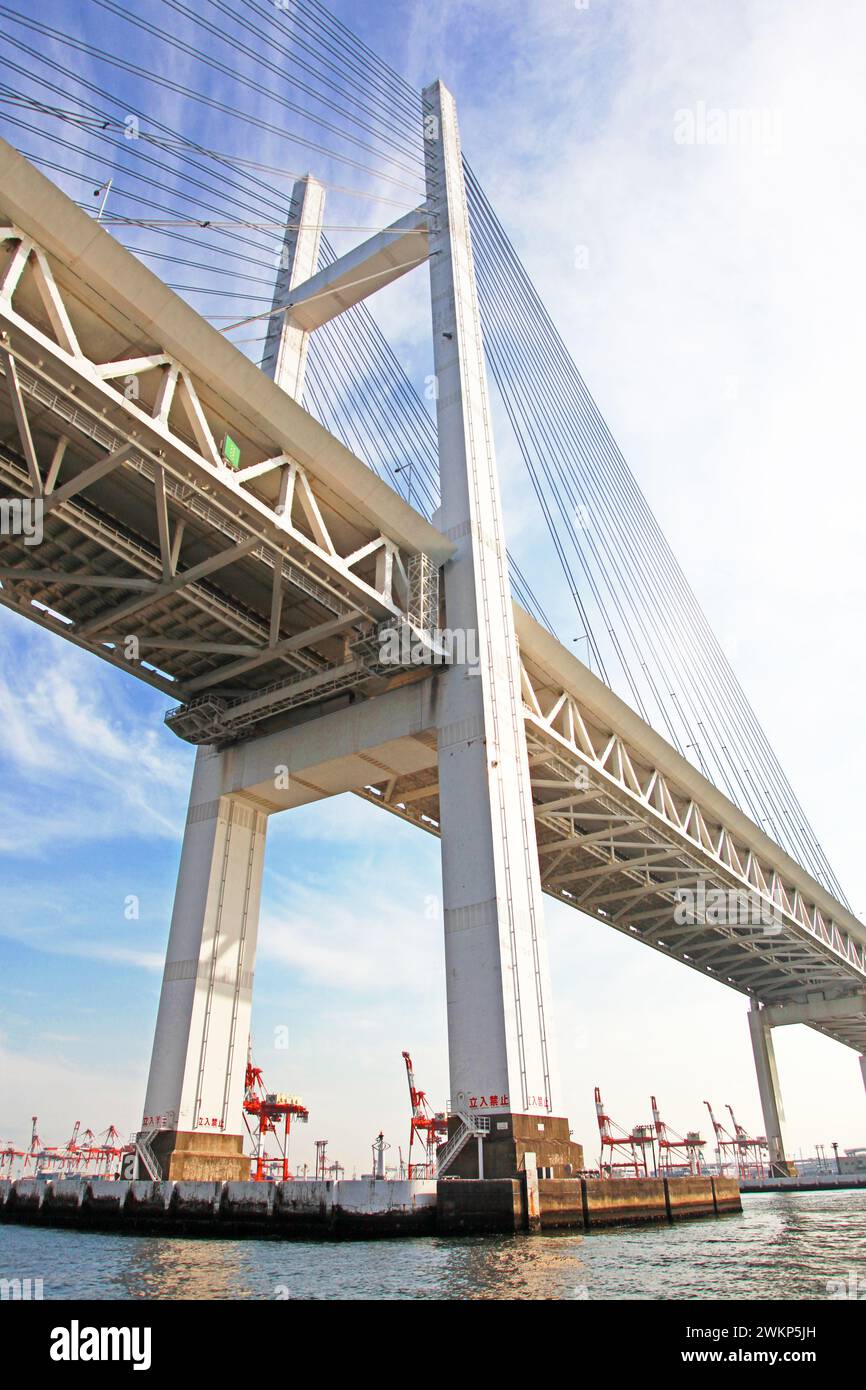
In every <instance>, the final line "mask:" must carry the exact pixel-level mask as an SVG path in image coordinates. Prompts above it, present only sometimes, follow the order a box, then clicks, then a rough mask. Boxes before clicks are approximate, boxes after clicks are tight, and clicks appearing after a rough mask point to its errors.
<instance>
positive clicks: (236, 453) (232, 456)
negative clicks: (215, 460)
mask: <svg viewBox="0 0 866 1390" xmlns="http://www.w3.org/2000/svg"><path fill="white" fill-rule="evenodd" d="M223 459H224V461H225V462H226V463H227V464H228V466H229V468H239V467H240V462H241V451H240V449H239V448H238V446H237V444H236V443H235V441H234V440H233V439H232V437H231V435H230V434H227V435H226V437H225V439H224V440H223Z"/></svg>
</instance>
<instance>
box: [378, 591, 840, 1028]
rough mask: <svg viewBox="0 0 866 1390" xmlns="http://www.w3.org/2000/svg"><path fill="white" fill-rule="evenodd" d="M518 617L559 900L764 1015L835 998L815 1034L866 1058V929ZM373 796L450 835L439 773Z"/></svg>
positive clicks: (545, 849) (539, 802)
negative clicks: (764, 1008) (737, 994)
mask: <svg viewBox="0 0 866 1390" xmlns="http://www.w3.org/2000/svg"><path fill="white" fill-rule="evenodd" d="M517 617H518V635H519V637H520V644H521V654H522V658H523V659H522V667H521V669H522V681H523V701H524V704H523V710H524V719H525V722H526V733H527V746H528V751H529V761H530V768H531V774H532V790H533V802H534V807H535V818H536V828H537V835H538V853H539V860H540V867H541V882H542V886H543V888H544V890H545V892H547V893H550V894H551V895H553V896H555V897H557V898H560V899H561V900H562V901H563V902H565V903H568V904H569V906H571V907H576V908H578V909H579V910H580V911H581V912H587V913H590V914H591V915H593V916H595V917H597V918H598V919H599V920H600V921H602V922H604V923H605V924H606V925H608V926H611V927H615V928H616V930H617V931H620V932H622V933H624V934H625V935H628V936H629V937H632V938H634V939H636V940H639V941H642V942H643V943H644V944H645V945H648V946H652V947H653V949H654V950H657V951H660V952H662V953H663V954H665V955H667V956H669V957H671V959H673V960H678V961H680V962H682V963H684V964H686V965H688V966H690V967H691V968H692V969H694V970H698V971H700V972H701V973H702V974H705V975H708V976H710V977H712V978H715V979H719V980H720V981H722V982H723V983H724V984H727V985H729V986H731V987H732V988H734V989H737V990H739V991H741V992H742V993H743V994H748V995H750V996H752V998H753V999H757V1000H760V1001H761V1002H762V1003H766V1004H773V1005H779V1004H786V1003H792V1002H794V1001H804V1002H806V1001H817V1000H831V1001H833V1007H832V1008H831V1009H829V1010H828V1013H829V1014H830V1015H831V1016H830V1017H826V1018H818V1017H817V1013H818V1012H819V1010H817V1009H816V1010H815V1013H816V1017H815V1018H814V1019H811V1018H805V1017H804V1018H803V1019H802V1020H801V1021H804V1022H809V1023H810V1026H812V1027H814V1028H817V1029H818V1030H819V1031H820V1032H823V1033H826V1034H827V1035H828V1036H829V1037H832V1038H836V1039H837V1040H838V1041H840V1042H843V1043H846V1044H847V1045H848V1046H849V1047H854V1048H857V1049H858V1050H859V1051H860V1052H862V1051H863V1050H864V1047H866V1015H864V1012H863V994H862V990H863V986H864V983H866V930H864V928H863V926H862V924H861V923H860V922H858V920H857V919H856V918H854V917H853V916H852V915H851V914H850V913H849V912H848V911H847V910H846V909H845V908H844V907H842V905H841V904H840V903H837V902H835V900H834V899H833V898H832V897H830V895H829V894H828V893H827V892H826V890H824V889H823V888H822V887H821V886H820V885H819V884H817V883H816V882H815V881H814V880H812V879H811V878H810V876H809V875H808V874H807V873H806V872H805V871H804V870H803V869H801V868H800V866H799V865H797V864H795V863H794V861H793V860H791V859H789V858H788V856H787V855H786V854H785V853H784V851H783V850H781V849H780V848H779V847H778V846H777V845H775V844H774V843H773V842H772V841H771V840H770V839H769V838H768V837H767V836H766V835H764V833H763V832H762V831H761V830H760V829H759V827H758V826H756V825H754V824H753V823H752V822H751V821H750V820H749V819H748V818H747V817H746V816H744V815H743V814H742V812H740V811H739V810H738V808H737V807H735V806H734V805H733V803H732V802H730V801H728V799H727V798H726V797H725V796H724V795H723V794H722V793H720V792H719V791H718V790H717V788H715V787H714V786H713V785H712V784H711V783H710V782H708V781H707V780H706V779H705V778H704V777H702V776H701V774H700V773H698V772H697V771H696V770H695V769H694V768H693V767H692V765H691V764H690V763H688V762H687V761H686V760H685V759H683V758H681V757H680V756H679V754H677V753H675V752H674V750H673V749H671V748H669V747H668V746H667V745H666V744H665V743H664V741H663V740H662V739H661V738H660V737H659V736H658V735H657V734H656V733H655V732H654V731H653V730H652V729H650V728H649V726H648V725H646V724H644V722H643V721H642V720H641V719H639V717H638V716H637V715H635V714H634V712H633V711H631V710H630V709H628V707H627V706H626V705H625V704H624V703H623V702H622V701H620V700H619V699H618V698H617V697H616V696H615V695H613V694H612V692H611V691H610V690H608V689H607V687H606V686H604V685H602V683H601V682H600V681H598V680H597V679H596V678H595V677H594V676H593V675H592V673H591V672H589V671H588V670H587V669H586V668H585V667H583V666H582V665H581V663H579V662H577V661H576V660H575V659H574V658H572V657H571V656H570V654H566V653H565V652H564V649H559V652H560V653H561V655H559V654H556V655H554V654H553V653H552V648H554V647H557V646H558V644H556V643H555V641H554V639H551V638H550V637H549V635H548V634H547V633H545V632H543V630H542V629H541V628H540V627H538V625H537V624H535V623H534V622H533V620H532V619H531V618H529V617H528V615H526V614H525V613H522V612H520V610H517ZM552 655H553V660H554V663H555V664H556V666H557V667H558V671H557V673H556V674H553V673H552V672H551V670H550V658H551V656H552ZM569 672H570V673H571V676H572V681H571V682H568V681H567V679H564V677H566V676H567V673H569ZM363 794H364V795H365V796H366V797H367V798H368V799H369V800H372V801H375V802H376V803H377V804H379V805H382V806H384V807H386V808H387V809H388V810H391V811H393V812H394V813H395V814H398V815H402V816H404V817H405V818H406V819H409V820H412V821H414V822H415V823H416V824H419V825H421V826H423V828H424V829H427V830H429V831H432V832H434V833H436V832H437V830H438V825H439V812H438V788H437V785H436V783H435V782H434V780H433V779H432V778H431V777H430V775H429V774H427V775H426V776H425V774H417V775H415V776H414V777H412V778H407V779H400V780H399V781H397V780H394V779H391V780H389V781H388V782H385V783H383V784H379V785H377V786H371V787H368V788H366V789H365V791H364V793H363ZM845 1001H850V1012H848V1013H847V1014H846V1013H845V1007H846V1004H845Z"/></svg>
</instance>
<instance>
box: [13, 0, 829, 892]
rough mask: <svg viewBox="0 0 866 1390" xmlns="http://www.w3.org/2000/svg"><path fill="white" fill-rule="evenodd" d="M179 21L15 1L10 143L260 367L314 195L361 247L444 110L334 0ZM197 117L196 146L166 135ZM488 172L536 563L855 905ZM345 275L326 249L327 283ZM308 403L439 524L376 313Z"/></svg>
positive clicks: (582, 636) (678, 743)
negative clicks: (284, 259) (64, 21)
mask: <svg viewBox="0 0 866 1390" xmlns="http://www.w3.org/2000/svg"><path fill="white" fill-rule="evenodd" d="M160 6H161V9H162V10H163V11H165V14H164V16H163V19H164V22H163V23H162V24H160V23H158V22H156V19H157V16H158V15H159V14H160V11H159V10H157V11H156V12H154V11H153V8H152V7H151V10H150V11H149V14H150V17H146V16H145V15H143V14H139V13H135V12H134V11H133V10H132V9H130V8H129V7H128V6H126V5H124V4H121V3H119V0H87V4H86V6H84V7H79V17H80V16H81V14H82V13H87V14H88V16H89V18H90V19H91V20H92V21H93V22H92V23H83V24H79V25H77V30H79V31H80V32H76V33H74V34H72V33H67V32H64V31H63V30H62V29H61V28H59V27H57V26H54V25H51V24H49V23H47V22H46V20H45V19H44V18H36V17H34V16H33V15H32V14H30V13H29V12H24V11H23V10H22V11H19V10H17V9H15V8H14V7H12V6H10V5H8V4H4V3H0V16H2V17H3V18H4V20H6V21H8V23H7V24H6V25H5V29H4V33H3V34H2V36H0V42H2V44H3V53H4V66H3V75H2V80H0V123H2V124H3V125H4V126H5V127H6V129H7V131H8V132H9V134H10V137H12V138H14V141H15V143H16V144H17V146H18V148H20V149H22V151H23V152H24V153H25V154H27V155H28V157H29V158H31V159H32V160H33V161H34V162H35V163H36V164H37V165H38V166H39V167H40V168H42V169H43V170H44V171H45V172H46V173H48V174H49V176H50V177H52V178H55V179H56V181H57V182H58V183H59V184H60V186H61V187H62V188H64V190H65V191H67V192H68V193H69V194H70V196H72V197H73V198H74V199H75V200H76V201H77V202H78V203H79V204H80V206H82V207H85V208H87V209H88V210H90V211H93V212H95V211H96V207H95V203H94V192H95V191H96V192H98V194H99V196H100V198H103V197H104V196H105V192H106V190H107V189H108V197H107V199H105V202H106V206H105V209H104V211H103V212H102V214H101V220H102V221H103V222H104V225H105V226H106V227H107V228H108V229H109V230H110V231H111V232H112V233H113V234H114V235H116V236H117V237H118V239H119V240H120V241H121V242H122V244H123V245H125V246H126V247H127V248H128V249H129V250H131V251H133V252H134V253H135V254H136V255H138V256H140V257H142V258H143V259H144V260H145V261H146V262H148V263H151V262H152V263H153V264H154V268H155V269H156V270H157V271H158V273H160V274H165V275H166V276H170V277H171V278H170V279H167V283H169V284H170V285H171V287H172V288H173V289H175V290H176V291H177V292H178V293H179V294H182V295H183V296H184V297H185V298H186V299H187V300H188V301H189V302H190V303H191V304H192V305H193V306H194V307H195V308H196V309H197V310H198V311H199V312H200V313H201V314H202V315H203V316H205V317H207V318H209V319H210V320H211V322H213V323H214V324H216V325H217V326H219V327H221V328H223V330H224V331H226V332H227V334H228V336H229V337H230V338H231V340H232V341H233V342H234V343H235V344H236V346H237V347H238V349H239V350H240V351H242V352H245V353H246V354H247V355H248V356H250V357H251V358H252V360H254V361H260V360H261V356H262V348H263V344H264V341H265V336H266V326H267V322H268V320H267V319H262V318H261V317H260V316H261V315H262V314H265V313H267V312H268V311H269V310H270V308H271V305H272V298H273V293H274V282H275V278H276V271H277V265H278V258H279V254H280V250H281V246H282V239H283V231H284V227H285V218H286V215H287V209H288V206H289V202H290V196H291V188H292V183H293V182H294V180H295V178H297V177H299V176H300V174H302V173H303V172H305V170H304V164H305V163H306V162H309V161H312V163H313V166H314V167H313V172H314V173H315V176H316V178H317V179H318V180H319V181H320V182H322V183H323V184H325V186H326V188H327V189H328V207H329V214H328V215H329V217H333V222H332V223H329V224H328V230H329V231H331V232H333V233H335V234H337V236H338V237H343V238H348V243H347V244H352V243H353V242H357V241H360V240H363V239H364V238H365V237H366V236H369V235H372V234H373V232H374V231H376V230H380V229H381V228H382V227H384V226H385V225H387V224H388V223H390V222H391V221H393V219H394V218H395V217H397V216H399V215H400V213H401V212H406V211H409V210H410V209H411V208H413V207H415V206H417V205H418V204H419V203H421V202H425V201H426V191H425V175H424V162H423V142H422V124H423V116H424V111H423V102H422V98H421V97H420V95H419V93H418V92H417V91H415V90H414V89H413V88H412V87H411V86H410V84H408V83H407V82H405V80H404V79H403V78H402V77H401V76H400V75H399V74H398V73H397V72H395V71H394V70H393V69H392V68H390V67H389V66H388V64H386V63H385V62H384V61H383V60H382V59H381V58H380V57H379V56H378V55H377V54H375V53H374V52H373V51H372V50H371V49H370V48H369V47H368V46H366V45H365V44H363V43H362V42H361V41H360V39H358V37H357V36H356V35H354V34H353V33H352V32H351V30H349V29H348V28H347V27H346V26H345V25H344V24H342V23H341V22H340V21H339V20H337V19H336V18H335V17H334V16H333V15H332V14H331V13H330V12H329V11H328V10H327V9H326V7H325V6H324V5H323V4H322V3H321V0H280V3H279V4H275V3H273V0H240V3H238V2H237V0H202V3H200V4H196V5H195V6H193V5H192V4H187V3H185V0H160ZM97 35H98V38H99V41H98V42H97V41H96V36H97ZM117 83H119V84H120V85H119V88H117V87H116V84H117ZM173 106H174V107H179V108H180V110H181V111H182V113H183V120H182V126H183V130H182V131H181V130H179V129H176V128H173V127H172V126H171V125H170V124H168V122H167V121H164V120H162V119H160V118H158V117H156V116H155V115H154V114H153V113H154V112H156V111H157V110H159V111H163V110H166V111H168V110H170V109H171V108H172V107H173ZM253 143H254V147H255V152H256V154H257V155H259V154H261V157H257V158H252V157H251V155H250V147H251V144H253ZM262 145H264V147H265V150H266V151H268V152H270V153H269V155H265V154H263V153H262V151H261V149H260V147H261V146H262ZM215 146H218V147H219V148H215ZM288 165H291V168H289V167H287V166H288ZM465 172H466V181H467V192H468V201H469V212H470V222H471V230H472V238H473V249H474V259H475V268H476V277H477V283H478V291H479V298H480V305H481V315H482V323H483V329H484V335H485V346H486V351H487V357H488V365H489V369H490V373H491V377H492V379H493V382H494V383H495V387H496V393H497V397H498V405H499V407H500V410H501V413H502V415H503V417H504V418H505V419H507V421H508V424H509V426H510V429H511V431H512V433H513V438H514V442H515V444H516V447H517V449H518V451H519V454H520V457H521V459H522V461H523V464H524V466H525V469H526V474H527V478H528V481H529V485H530V488H531V493H532V494H534V497H535V499H536V502H537V505H538V507H539V511H540V518H541V519H542V520H543V523H544V525H545V527H546V529H547V531H548V533H549V536H550V540H551V546H552V549H551V551H550V552H549V554H548V559H547V563H546V564H544V563H541V562H540V561H539V560H538V558H537V556H536V555H533V565H534V574H533V584H535V585H536V586H537V585H539V584H541V585H544V587H545V590H546V592H547V593H548V594H549V595H550V596H551V598H552V599H555V601H556V603H557V605H558V611H562V601H563V598H565V597H566V596H567V599H568V600H569V601H570V603H571V605H573V610H574V614H575V620H576V626H577V629H578V635H577V637H576V638H575V639H574V640H575V641H576V642H578V644H585V646H583V645H578V647H577V655H578V656H580V657H582V658H583V659H585V660H586V661H587V663H588V664H589V665H590V666H591V668H592V669H593V670H594V671H595V672H596V673H597V674H598V675H599V676H600V677H601V678H602V679H603V680H604V681H605V682H606V683H607V684H608V685H610V686H611V687H612V688H613V689H616V690H618V691H619V693H621V694H622V695H623V696H624V698H626V699H627V700H628V702H629V703H630V704H631V705H632V706H633V707H634V708H635V709H636V710H637V711H638V712H639V713H640V714H641V715H642V716H643V717H644V718H645V719H646V720H647V721H648V722H649V723H651V724H652V725H653V726H654V727H656V728H657V729H659V731H660V732H661V733H663V734H664V735H665V737H667V738H668V739H669V741H670V742H671V743H672V745H673V746H674V747H675V748H677V749H678V750H679V751H680V752H681V753H683V755H684V756H685V757H687V758H689V759H690V760H691V761H692V762H693V763H694V764H695V765H696V766H697V767H698V768H699V769H700V770H701V771H702V772H703V773H704V774H705V775H706V776H707V777H709V778H710V779H711V780H712V781H713V782H714V783H716V785H718V786H719V787H720V788H721V789H722V790H724V791H725V792H726V793H727V795H728V796H730V797H731V799H732V800H733V801H735V802H736V803H737V804H738V805H739V806H741V807H742V809H743V810H744V811H746V812H747V814H749V815H750V816H751V817H752V819H753V820H755V821H756V823H758V824H759V825H763V826H764V827H765V828H766V830H767V831H768V833H769V834H770V835H771V836H772V837H773V838H774V839H775V840H776V841H777V842H778V843H779V844H780V845H782V846H783V847H784V848H786V849H788V850H789V852H790V853H791V854H792V855H793V856H794V857H795V858H797V859H798V860H799V861H800V862H801V863H802V864H803V865H804V866H805V867H807V868H808V869H809V870H810V871H811V872H812V873H813V874H814V876H815V877H816V878H817V879H818V880H819V881H821V882H823V883H824V884H825V886H826V887H827V888H828V889H830V891H832V892H833V893H834V894H835V895H836V896H837V897H839V898H840V899H841V900H842V901H843V902H844V901H845V899H844V896H843V894H842V891H841V888H840V887H839V884H838V882H837V880H836V878H835V876H834V874H833V872H832V869H831V868H830V866H829V864H828V862H827V859H826V856H825V855H824V852H823V850H822V848H821V846H820V844H819V842H818V840H817V837H816V836H815V833H814V831H813V830H812V828H811V827H810V825H809V823H808V821H807V819H806V817H805V814H804V812H803V810H802V808H801V806H800V804H799V802H798V801H797V798H796V796H795V795H794V792H793V790H792V788H791V786H790V783H789V782H788V780H787V778H786V776H785V774H784V772H783V770H782V768H781V766H780V765H779V763H778V760H777V759H776V757H775V755H774V753H773V751H772V749H771V747H770V744H769V742H768V740H767V737H766V735H765V733H764V731H763V729H762V728H761V726H760V724H759V722H758V720H757V717H756V715H755V714H754V711H753V710H752V709H751V706H750V705H749V702H748V699H747V698H746V696H745V694H744V692H743V689H742V687H741V685H740V683H739V681H738V680H737V678H736V676H735V674H734V672H733V670H732V668H731V666H730V664H729V662H728V661H727V658H726V657H725V655H724V652H723V651H722V649H721V647H720V645H719V643H718V641H717V640H716V638H715V636H714V634H713V633H712V631H711V629H710V626H709V623H708V622H707V619H706V617H705V615H704V614H703V612H702V610H701V608H700V605H699V604H698V601H697V599H696V597H695V594H694V592H693V591H692V589H691V587H690V586H689V584H688V582H687V580H686V578H685V576H684V574H683V572H682V570H681V569H680V567H679V565H678V564H677V561H676V558H675V556H674V555H673V552H672V550H671V548H670V546H669V545H668V543H667V541H666V540H665V538H664V536H663V534H662V532H661V530H660V528H659V526H658V523H657V522H656V520H655V517H654V516H653V514H652V511H651V510H650V508H649V505H648V503H647V501H646V499H645V497H644V496H643V493H642V492H641V490H640V488H639V486H638V484H637V482H636V480H635V478H634V476H633V474H632V472H631V470H630V469H629V467H628V465H627V464H626V462H625V460H624V459H623V457H622V455H621V453H620V451H619V449H618V448H617V446H616V443H615V441H614V440H613V438H612V436H611V434H610V431H609V430H608V428H607V426H606V425H605V422H604V420H603V419H602V416H601V414H600V412H599V410H598V408H597V406H596V404H595V402H594V401H593V399H592V396H591V395H590V393H589V391H588V389H587V387H586V385H585V383H584V381H583V378H582V377H581V375H580V373H579V371H578V369H577V367H576V366H575V364H574V361H573V359H572V357H571V355H570V353H569V352H568V349H567V347H566V345H565V344H564V343H563V341H562V339H561V337H560V335H559V334H558V333H557V331H556V328H555V326H554V324H553V322H552V320H551V319H550V316H549V315H548V313H547V311H546V309H545V307H544V305H543V303H542V302H541V300H540V299H539V297H538V295H537V293H536V291H535V289H534V287H533V285H532V282H531V280H530V278H529V276H528V274H527V272H526V270H525V268H524V266H523V265H522V263H521V261H520V259H519V257H518V255H517V253H516V251H515V249H514V247H513V246H512V244H511V242H510V240H509V238H508V236H507V234H506V233H505V231H504V229H503V227H502V225H501V224H500V222H499V221H498V219H497V217H496V215H495V213H494V211H493V208H492V206H491V204H490V202H489V200H488V199H487V197H486V195H485V194H484V191H483V189H482V187H481V185H480V183H479V181H478V179H477V177H476V176H475V174H474V172H473V171H472V169H471V168H470V167H469V165H468V164H467V165H466V168H465ZM109 181H110V188H109ZM428 206H429V204H428ZM430 210H431V212H433V213H435V208H431V209H430ZM371 214H372V215H371ZM377 223H380V224H381V226H380V225H377ZM337 254H338V250H337V249H336V246H335V243H334V242H333V241H332V240H331V239H330V238H329V237H323V240H322V263H323V264H328V263H330V262H331V261H332V260H333V259H335V257H336V256H337ZM250 320H251V321H250ZM232 324H236V325H238V326H237V328H233V329H231V330H229V327H228V326H229V325H232ZM304 404H305V405H306V407H307V408H308V409H309V410H310V411H311V413H313V414H314V415H316V417H317V418H318V419H319V420H321V421H322V423H323V424H325V425H326V426H327V428H328V429H330V430H331V431H332V432H333V433H334V434H336V435H337V436H338V437H339V438H340V439H341V440H342V441H343V442H344V443H345V444H346V445H347V447H349V448H350V449H352V451H353V452H354V453H356V454H357V455H358V457H360V458H362V459H363V460H364V461H365V462H366V463H367V464H368V465H369V466H370V467H371V468H372V469H373V470H374V471H375V472H376V473H378V474H379V476H381V477H383V478H384V479H386V480H387V481H388V482H389V483H390V484H391V485H392V486H393V487H394V488H395V489H396V490H397V491H399V492H400V493H401V494H402V495H403V496H404V497H405V498H406V499H407V500H408V501H410V502H411V503H412V505H413V506H415V507H416V508H417V509H418V510H419V511H421V512H423V513H424V514H425V515H427V516H428V517H430V516H433V514H434V513H435V510H436V508H437V506H438V500H439V491H438V488H439V482H438V450H437V438H436V426H435V422H434V420H433V417H432V415H431V411H430V409H429V408H428V404H427V403H425V400H424V399H423V398H422V396H421V394H419V392H418V390H417V389H416V386H415V384H414V383H413V381H412V379H411V377H410V375H409V373H408V372H407V371H406V369H405V368H404V367H403V365H402V363H401V362H400V360H399V358H398V356H397V355H396V353H395V352H394V351H393V349H392V348H391V346H390V345H389V343H388V342H387V340H386V338H385V337H384V335H383V333H382V332H381V330H380V328H379V325H378V323H377V321H376V319H375V317H374V315H373V314H372V313H371V311H370V309H369V308H368V307H367V306H366V305H365V304H360V305H358V306H356V307H355V308H353V309H350V310H349V311H347V312H346V313H344V314H342V315H340V316H339V317H338V318H337V319H335V320H333V321H332V322H330V323H329V324H327V325H325V326H324V327H323V328H321V329H319V330H317V332H316V333H315V334H314V335H313V337H312V340H311V348H310V354H309V361H308V371H307V380H306V388H305V398H304ZM551 561H552V562H553V565H554V569H553V573H556V567H558V572H559V576H560V578H559V580H558V582H557V583H555V584H554V583H553V581H552V577H551ZM509 570H510V575H511V582H512V587H513V589H514V592H515V595H516V596H517V598H518V600H519V601H520V602H521V603H522V604H523V605H524V606H525V607H526V608H527V609H528V610H529V611H530V612H531V613H533V615H534V616H535V617H536V618H538V619H539V621H541V622H543V623H544V624H545V626H547V627H548V628H550V626H551V625H550V622H549V620H548V618H547V617H546V615H545V612H544V609H543V608H542V606H541V603H540V602H539V600H538V599H537V598H536V597H535V594H534V593H533V589H532V587H530V583H529V580H528V579H527V577H526V575H525V574H524V573H523V572H522V570H521V568H520V567H519V566H518V564H517V563H516V561H515V559H514V557H513V555H509Z"/></svg>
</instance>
